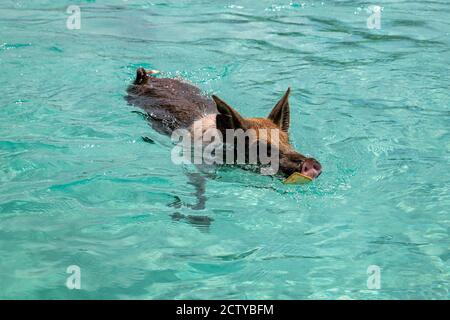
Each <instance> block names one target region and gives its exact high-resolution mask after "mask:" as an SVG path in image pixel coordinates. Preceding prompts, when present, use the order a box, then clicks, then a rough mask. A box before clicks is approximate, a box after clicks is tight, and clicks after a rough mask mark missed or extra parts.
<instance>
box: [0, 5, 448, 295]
mask: <svg viewBox="0 0 450 320" xmlns="http://www.w3.org/2000/svg"><path fill="white" fill-rule="evenodd" d="M71 4H74V3H73V2H72V1H50V0H40V1H11V0H3V1H2V2H1V4H0V12H1V19H0V65H1V74H0V85H1V95H0V120H1V121H0V256H1V259H0V298H45V299H56V298H70V299H71V298H114V299H115V298H145V299H148V298H162V299H167V298H193V299H201V298H212V299H228V298H237V299H260V298H261V299H262V298H274V299H314V298H331V299H339V298H351V299H388V298H394V299H398V298H437V299H448V298H449V285H450V250H449V249H450V240H449V232H450V214H449V211H450V196H449V189H450V175H449V173H448V171H449V160H450V159H449V158H450V157H449V151H450V139H449V138H450V136H449V132H448V129H449V124H450V109H449V107H450V91H449V83H450V67H449V66H450V22H449V20H448V17H449V14H450V6H449V3H448V1H446V0H441V1H439V0H437V1H406V0H405V1H399V0H391V1H379V3H374V4H379V5H382V6H383V11H382V15H381V29H379V30H376V29H368V28H367V26H366V19H367V18H368V16H369V14H368V13H367V12H366V10H365V8H367V6H368V5H369V4H370V3H367V2H366V1H323V2H321V1H304V2H299V1H292V2H291V1H289V0H284V1H281V0H278V1H250V0H247V1H180V0H172V1H164V2H163V1H144V0H142V1H141V0H129V1H125V0H115V1H93V0H91V1H76V3H75V4H81V14H82V19H81V29H80V30H69V29H67V28H66V19H67V17H68V16H69V14H67V13H66V8H67V7H68V6H69V5H71ZM138 66H144V67H150V68H155V69H159V70H163V71H164V72H166V73H167V74H168V75H169V76H172V77H175V76H182V77H184V78H186V79H188V80H190V81H191V82H193V83H195V84H197V85H198V86H199V87H201V88H202V89H203V90H204V91H205V92H206V93H208V94H210V93H216V94H218V95H219V96H221V97H222V98H223V99H224V100H226V101H227V102H228V103H230V104H231V105H233V106H234V107H235V108H236V109H238V110H239V111H240V112H241V113H242V114H244V115H246V116H264V115H267V114H268V113H269V111H270V109H271V107H272V106H273V105H274V103H275V102H276V100H277V99H278V98H279V97H280V96H281V94H282V93H283V92H284V90H285V89H286V88H287V87H288V86H291V87H292V89H293V93H292V96H291V108H292V110H291V116H292V123H291V138H292V140H293V143H294V145H295V146H296V148H297V149H298V150H299V151H301V152H304V153H306V154H311V155H313V156H314V157H316V158H317V159H319V160H320V162H321V163H322V165H323V167H324V173H323V174H322V175H321V177H320V178H319V179H318V180H317V181H316V182H315V183H313V184H310V185H307V186H298V187H287V186H285V185H283V184H282V183H281V182H279V181H277V180H273V179H271V178H269V177H262V176H258V175H256V174H254V173H250V172H245V171H241V170H239V169H223V170H219V171H218V173H217V177H216V178H215V179H209V180H208V182H207V185H206V197H207V201H206V209H204V210H193V209H192V208H190V207H189V205H192V204H195V203H196V201H197V200H196V196H195V194H194V192H195V189H194V187H193V185H192V184H189V183H188V178H187V176H186V169H185V168H182V167H180V166H177V165H174V164H172V162H171V160H170V150H171V147H172V145H171V142H170V139H169V138H168V137H165V136H161V135H159V134H157V133H156V132H155V131H153V130H152V129H151V128H150V127H149V126H148V124H147V123H146V121H145V120H144V119H142V117H141V116H139V115H138V114H136V113H133V112H132V111H133V110H135V109H134V108H133V107H132V106H128V105H127V104H126V102H125V101H124V99H123V95H124V91H125V88H126V86H127V84H128V83H129V82H130V81H131V79H132V78H133V76H134V71H135V69H136V67H138ZM143 136H144V137H149V138H151V139H153V140H154V141H155V143H154V144H149V143H145V142H144V141H143V140H142V138H141V137H143ZM176 212H177V213H179V214H182V215H186V216H187V215H199V216H208V217H209V218H211V219H214V221H212V222H211V224H210V225H209V226H207V225H204V224H202V223H198V222H196V221H192V220H187V219H181V220H177V219H173V218H172V217H171V215H173V214H174V213H176ZM70 265H77V266H79V267H80V268H81V290H69V289H68V288H66V286H65V282H66V279H67V277H68V276H69V274H67V273H66V269H67V267H68V266H70ZM370 265H377V266H379V267H380V268H381V288H380V289H378V290H377V289H373V288H372V289H370V288H368V287H367V280H368V274H367V268H368V267H369V266H370Z"/></svg>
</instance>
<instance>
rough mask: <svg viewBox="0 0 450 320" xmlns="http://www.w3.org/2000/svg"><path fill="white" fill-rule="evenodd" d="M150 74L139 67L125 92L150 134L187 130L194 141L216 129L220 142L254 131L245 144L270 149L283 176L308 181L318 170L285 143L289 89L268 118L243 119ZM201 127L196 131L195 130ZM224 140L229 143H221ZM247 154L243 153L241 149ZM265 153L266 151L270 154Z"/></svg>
mask: <svg viewBox="0 0 450 320" xmlns="http://www.w3.org/2000/svg"><path fill="white" fill-rule="evenodd" d="M152 73H154V72H152V71H146V70H144V69H143V68H139V69H137V71H136V79H135V80H134V82H133V84H131V85H130V86H129V87H128V89H127V93H128V95H127V96H126V100H127V101H128V102H129V103H130V104H133V105H135V106H138V107H140V108H142V109H144V110H145V112H146V113H147V115H148V118H149V119H150V122H151V123H152V126H153V128H155V130H157V131H159V132H161V133H165V134H171V133H173V132H174V130H177V129H187V130H189V131H191V132H192V134H193V136H194V139H195V138H196V136H197V138H198V136H201V135H203V134H204V133H205V132H206V131H207V130H208V129H217V130H218V131H220V132H221V133H222V134H223V135H222V136H223V137H224V138H223V139H224V140H225V137H226V136H227V135H226V132H227V131H230V130H235V131H236V130H239V129H241V130H243V131H250V130H252V131H253V132H255V133H256V134H255V135H252V136H251V137H253V138H250V140H252V139H254V140H255V139H256V141H248V144H252V143H255V142H256V143H257V144H265V145H267V146H268V148H269V150H275V149H274V148H276V151H277V154H278V157H279V158H278V159H277V160H278V163H279V165H278V167H279V169H278V172H276V174H278V175H282V176H285V177H288V176H290V175H291V174H293V173H294V172H299V173H301V174H303V175H305V176H307V177H309V178H311V179H315V178H317V177H318V176H319V175H320V173H321V171H322V166H321V165H320V163H319V162H318V161H317V160H315V159H314V158H310V157H306V156H304V155H302V154H300V153H299V152H297V151H295V150H294V149H293V147H292V146H291V144H290V143H289V136H288V132H289V124H290V111H289V101H288V99H289V93H290V88H289V89H288V90H287V91H286V93H285V94H284V95H283V97H282V98H281V99H280V100H279V101H278V102H277V104H276V105H275V107H274V108H273V109H272V111H271V112H270V114H269V116H268V117H267V118H244V117H243V116H241V115H240V114H239V113H238V112H237V111H236V110H235V109H233V108H232V107H231V106H229V105H228V104H227V103H225V102H224V101H223V100H222V99H220V98H219V97H217V96H215V95H213V96H212V97H211V98H208V97H206V96H204V95H202V93H201V91H200V90H199V89H198V88H197V87H195V86H193V85H191V84H189V83H186V82H184V81H181V80H177V79H168V78H156V77H151V76H149V75H151V74H152ZM197 128H201V130H197ZM263 129H265V130H266V131H267V132H273V131H271V130H275V132H276V133H277V135H278V139H277V145H274V143H273V141H272V140H273V139H271V135H270V134H268V135H267V134H262V131H264V130H263ZM224 142H229V141H224ZM246 150H248V149H246ZM269 152H270V151H269Z"/></svg>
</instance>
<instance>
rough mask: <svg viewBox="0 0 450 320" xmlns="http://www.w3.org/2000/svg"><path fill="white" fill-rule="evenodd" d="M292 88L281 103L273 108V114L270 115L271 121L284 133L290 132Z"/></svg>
mask: <svg viewBox="0 0 450 320" xmlns="http://www.w3.org/2000/svg"><path fill="white" fill-rule="evenodd" d="M290 92H291V88H290V87H289V88H288V89H287V91H286V93H285V94H284V95H283V97H282V98H281V99H280V101H278V102H277V104H276V105H275V107H273V109H272V112H271V113H270V114H269V117H268V118H269V119H270V120H272V122H273V123H275V124H276V125H277V126H278V127H279V128H280V129H281V130H283V131H284V132H286V133H287V132H288V131H289V123H290V121H291V120H290V116H289V115H290V111H289V93H290Z"/></svg>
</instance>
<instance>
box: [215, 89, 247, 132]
mask: <svg viewBox="0 0 450 320" xmlns="http://www.w3.org/2000/svg"><path fill="white" fill-rule="evenodd" d="M212 98H213V100H214V102H215V103H216V106H217V110H218V111H219V113H218V114H217V116H216V126H217V129H218V130H220V131H221V132H222V134H225V130H226V129H233V130H235V129H244V130H245V129H246V126H245V120H244V118H243V117H242V116H241V115H240V114H239V113H238V112H237V111H236V110H234V109H233V108H232V107H230V106H229V105H228V104H226V103H225V102H224V101H223V100H222V99H220V98H219V97H218V96H215V95H213V96H212Z"/></svg>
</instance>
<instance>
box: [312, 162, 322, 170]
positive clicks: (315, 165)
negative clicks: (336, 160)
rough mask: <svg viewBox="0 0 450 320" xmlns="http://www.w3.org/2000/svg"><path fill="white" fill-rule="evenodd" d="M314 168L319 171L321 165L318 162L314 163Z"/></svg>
mask: <svg viewBox="0 0 450 320" xmlns="http://www.w3.org/2000/svg"><path fill="white" fill-rule="evenodd" d="M313 168H314V169H315V170H317V171H320V169H321V168H320V165H318V164H317V163H315V164H314V165H313Z"/></svg>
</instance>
